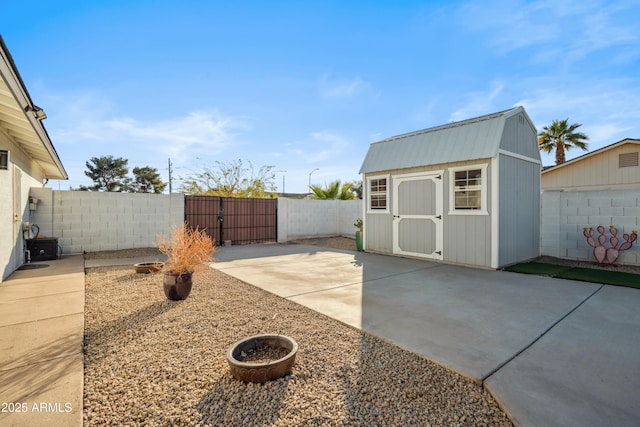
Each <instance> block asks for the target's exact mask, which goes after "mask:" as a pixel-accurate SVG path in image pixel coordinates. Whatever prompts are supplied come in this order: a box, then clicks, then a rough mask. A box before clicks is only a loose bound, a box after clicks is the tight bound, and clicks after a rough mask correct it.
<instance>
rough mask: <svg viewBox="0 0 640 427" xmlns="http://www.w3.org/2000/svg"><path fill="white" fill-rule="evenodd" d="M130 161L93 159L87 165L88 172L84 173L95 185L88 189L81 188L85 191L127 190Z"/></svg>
mask: <svg viewBox="0 0 640 427" xmlns="http://www.w3.org/2000/svg"><path fill="white" fill-rule="evenodd" d="M127 163H129V161H128V160H127V159H123V158H121V157H118V158H117V159H114V158H113V156H102V157H92V158H91V159H90V160H89V161H88V162H86V163H85V164H86V165H87V169H88V170H87V171H85V172H84V174H85V175H87V176H88V177H89V178H91V179H92V180H93V182H95V185H92V186H89V187H86V186H80V190H84V191H123V190H126V189H127V183H126V176H127V173H129V168H128V167H127Z"/></svg>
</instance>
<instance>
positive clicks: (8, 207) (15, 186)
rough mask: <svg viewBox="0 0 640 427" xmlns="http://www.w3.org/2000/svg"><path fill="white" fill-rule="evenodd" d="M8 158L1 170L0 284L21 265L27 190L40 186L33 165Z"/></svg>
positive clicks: (26, 211)
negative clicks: (6, 163) (8, 161)
mask: <svg viewBox="0 0 640 427" xmlns="http://www.w3.org/2000/svg"><path fill="white" fill-rule="evenodd" d="M0 147H2V149H7V148H10V147H7V146H6V145H4V144H0ZM9 159H10V163H9V168H8V169H7V170H0V236H2V238H0V268H2V271H1V274H0V281H2V280H4V279H6V278H7V277H8V276H9V275H10V274H11V273H13V271H15V269H16V268H18V267H19V266H20V265H22V263H23V262H24V245H23V239H22V224H23V223H25V222H28V221H29V209H28V203H29V189H30V188H31V187H32V186H41V185H42V184H41V183H40V177H41V172H40V170H39V169H38V170H35V171H34V170H31V166H32V164H31V163H30V162H28V161H23V160H24V159H22V158H21V157H20V156H19V155H14V152H13V151H10V157H9ZM33 175H36V176H33Z"/></svg>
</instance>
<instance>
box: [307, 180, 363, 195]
mask: <svg viewBox="0 0 640 427" xmlns="http://www.w3.org/2000/svg"><path fill="white" fill-rule="evenodd" d="M351 186H352V184H351V183H350V182H346V183H344V184H342V186H341V185H340V181H339V180H337V181H333V182H332V183H330V184H329V185H327V186H326V187H325V188H322V187H320V186H318V185H312V186H311V191H312V192H313V194H312V195H311V198H312V199H316V200H335V199H340V200H353V199H355V198H356V195H355V193H354V192H353V191H352V189H351Z"/></svg>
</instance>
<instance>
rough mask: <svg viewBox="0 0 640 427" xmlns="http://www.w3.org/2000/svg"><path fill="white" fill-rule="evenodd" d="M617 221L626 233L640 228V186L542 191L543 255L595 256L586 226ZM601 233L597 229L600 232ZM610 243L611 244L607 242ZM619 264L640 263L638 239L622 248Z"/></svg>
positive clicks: (616, 225) (607, 226)
mask: <svg viewBox="0 0 640 427" xmlns="http://www.w3.org/2000/svg"><path fill="white" fill-rule="evenodd" d="M599 225H603V226H604V227H605V228H606V229H607V236H608V235H609V233H608V228H609V225H614V226H615V227H616V228H617V229H618V235H619V237H620V240H621V241H623V240H622V238H621V236H622V234H623V233H631V231H632V230H638V229H639V228H640V190H604V191H554V190H547V191H545V192H543V193H542V233H541V234H542V239H541V252H542V255H550V256H555V257H559V258H568V259H577V260H591V261H593V260H595V258H594V256H593V248H592V247H591V246H589V245H588V244H587V243H586V239H585V237H584V235H583V229H584V228H585V227H592V228H593V229H595V228H596V227H598V226H599ZM596 234H597V233H596ZM607 247H609V246H608V244H607ZM617 263H618V264H628V265H640V249H639V246H638V241H636V243H635V244H634V245H633V246H632V248H631V249H629V250H627V251H624V252H621V255H620V258H619V259H618V262H617Z"/></svg>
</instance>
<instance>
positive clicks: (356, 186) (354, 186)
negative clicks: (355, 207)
mask: <svg viewBox="0 0 640 427" xmlns="http://www.w3.org/2000/svg"><path fill="white" fill-rule="evenodd" d="M350 184H351V191H353V192H354V193H355V195H356V199H362V180H358V181H353V182H351V183H350Z"/></svg>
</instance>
